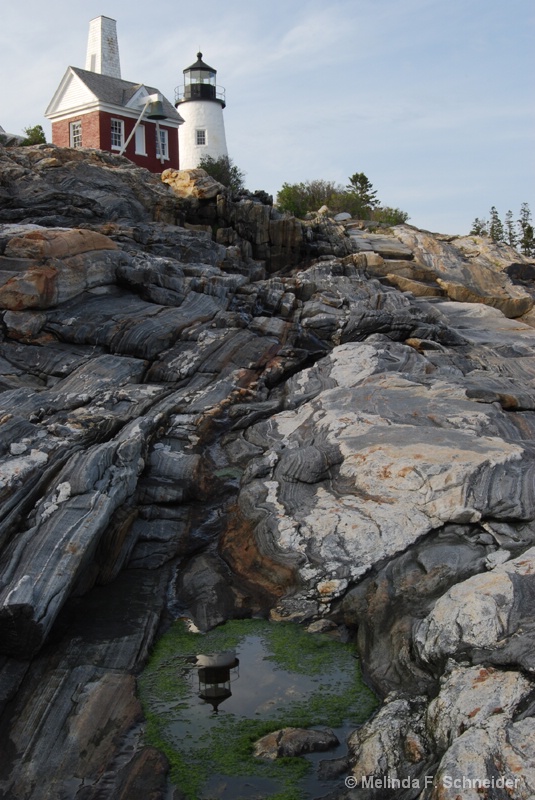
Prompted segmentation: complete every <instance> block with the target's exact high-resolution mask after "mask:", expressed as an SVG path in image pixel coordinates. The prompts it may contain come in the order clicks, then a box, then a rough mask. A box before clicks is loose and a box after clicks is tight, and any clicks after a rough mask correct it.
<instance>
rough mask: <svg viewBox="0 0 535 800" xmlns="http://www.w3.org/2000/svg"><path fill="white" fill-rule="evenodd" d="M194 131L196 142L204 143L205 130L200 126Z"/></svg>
mask: <svg viewBox="0 0 535 800" xmlns="http://www.w3.org/2000/svg"><path fill="white" fill-rule="evenodd" d="M195 133H196V135H197V144H206V131H205V130H203V129H201V128H197V130H196V131H195Z"/></svg>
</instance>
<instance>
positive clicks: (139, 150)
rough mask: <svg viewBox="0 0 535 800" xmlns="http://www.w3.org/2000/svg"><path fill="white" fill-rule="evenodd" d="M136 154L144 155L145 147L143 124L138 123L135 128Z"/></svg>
mask: <svg viewBox="0 0 535 800" xmlns="http://www.w3.org/2000/svg"><path fill="white" fill-rule="evenodd" d="M136 154H137V155H138V156H146V155H147V148H146V146H145V126H144V125H138V126H137V128H136Z"/></svg>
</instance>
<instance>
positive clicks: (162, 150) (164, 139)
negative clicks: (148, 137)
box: [156, 128, 169, 158]
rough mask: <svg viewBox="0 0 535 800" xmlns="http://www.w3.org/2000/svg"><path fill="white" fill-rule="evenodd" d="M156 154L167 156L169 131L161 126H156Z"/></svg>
mask: <svg viewBox="0 0 535 800" xmlns="http://www.w3.org/2000/svg"><path fill="white" fill-rule="evenodd" d="M158 133H159V134H160V136H159V137H158ZM156 155H157V156H158V158H160V157H161V156H163V158H169V132H168V131H166V130H165V129H162V128H159V129H158V128H156Z"/></svg>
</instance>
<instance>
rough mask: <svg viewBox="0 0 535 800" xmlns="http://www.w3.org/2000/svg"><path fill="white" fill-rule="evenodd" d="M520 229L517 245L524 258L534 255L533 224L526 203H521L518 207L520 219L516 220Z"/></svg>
mask: <svg viewBox="0 0 535 800" xmlns="http://www.w3.org/2000/svg"><path fill="white" fill-rule="evenodd" d="M518 225H519V228H520V241H519V245H520V248H521V249H522V252H523V253H524V255H525V256H532V255H535V240H534V232H533V223H532V221H531V211H530V209H529V206H528V204H527V203H522V205H521V207H520V219H519V220H518Z"/></svg>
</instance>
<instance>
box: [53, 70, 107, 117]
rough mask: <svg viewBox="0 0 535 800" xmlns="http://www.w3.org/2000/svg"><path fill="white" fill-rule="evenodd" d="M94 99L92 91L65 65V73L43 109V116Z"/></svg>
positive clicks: (78, 105) (80, 105)
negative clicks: (44, 109) (46, 106)
mask: <svg viewBox="0 0 535 800" xmlns="http://www.w3.org/2000/svg"><path fill="white" fill-rule="evenodd" d="M96 100H97V97H96V95H95V94H94V92H92V91H91V89H90V88H89V86H88V85H87V84H86V83H85V82H84V81H83V80H81V78H80V76H79V75H77V74H76V71H75V70H74V69H73V67H67V71H66V73H65V75H64V76H63V78H62V79H61V82H60V84H59V86H58V88H57V89H56V92H55V93H54V96H53V98H52V100H51V101H50V103H49V105H48V108H47V109H46V111H45V116H46V117H48V116H49V115H52V114H61V113H62V112H65V111H70V110H71V109H73V110H74V109H77V108H80V107H83V106H85V105H87V104H91V103H94V102H95V101H96Z"/></svg>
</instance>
